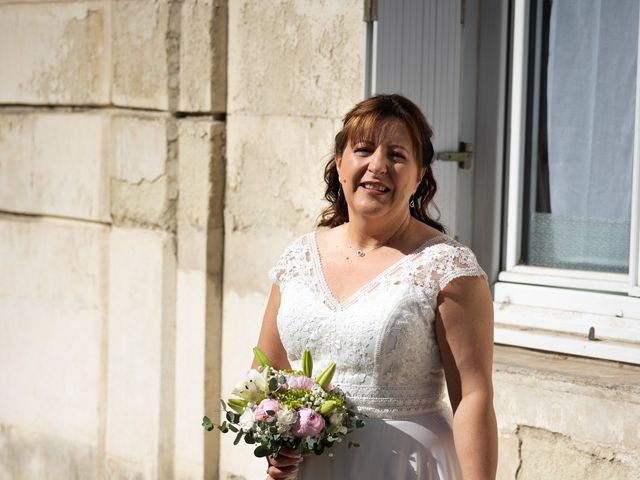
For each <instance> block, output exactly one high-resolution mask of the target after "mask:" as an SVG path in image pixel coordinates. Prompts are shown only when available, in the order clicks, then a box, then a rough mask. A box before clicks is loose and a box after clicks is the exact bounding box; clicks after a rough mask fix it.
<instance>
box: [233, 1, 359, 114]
mask: <svg viewBox="0 0 640 480" xmlns="http://www.w3.org/2000/svg"><path fill="white" fill-rule="evenodd" d="M363 3H364V2H363V0H348V1H345V0H323V1H317V0H304V1H293V0H278V1H274V2H255V1H250V0H240V1H234V2H229V57H228V58H229V59H230V62H229V65H228V76H229V83H228V88H229V91H228V96H229V100H228V111H229V112H230V113H237V112H245V113H260V114H278V115H286V114H302V113H304V114H305V115H313V116H315V115H318V116H334V117H336V116H337V117H342V116H343V115H344V114H345V113H346V112H347V111H348V110H349V109H350V108H351V107H352V106H353V105H354V104H355V103H356V102H357V101H358V100H360V96H361V90H362V70H363V66H362V65H363V61H364V60H363V52H364V43H363V42H364V40H363V39H364V25H365V24H364V22H363V21H362V15H363Z"/></svg>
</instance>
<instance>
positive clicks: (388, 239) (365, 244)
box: [345, 211, 412, 248]
mask: <svg viewBox="0 0 640 480" xmlns="http://www.w3.org/2000/svg"><path fill="white" fill-rule="evenodd" d="M411 218H412V217H411V214H410V213H409V212H408V211H407V212H406V215H403V216H402V217H398V216H389V217H387V218H380V219H376V220H375V221H371V220H368V219H367V218H362V217H360V218H353V219H351V218H350V219H349V222H348V223H346V224H345V227H346V230H345V231H346V236H347V239H348V241H349V243H351V244H353V245H355V246H357V247H359V248H373V247H379V246H381V245H388V244H390V243H392V242H396V241H397V240H398V239H399V238H401V237H402V236H403V235H404V234H405V233H406V232H407V231H408V230H409V228H410V227H411V223H412V221H411Z"/></svg>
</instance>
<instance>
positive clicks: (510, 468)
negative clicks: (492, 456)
mask: <svg viewBox="0 0 640 480" xmlns="http://www.w3.org/2000/svg"><path fill="white" fill-rule="evenodd" d="M519 466H520V440H519V439H518V437H517V436H516V435H515V434H513V433H504V432H500V433H499V435H498V471H497V473H496V478H497V480H515V478H516V474H517V472H518V467H519Z"/></svg>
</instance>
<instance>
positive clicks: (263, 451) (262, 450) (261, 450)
mask: <svg viewBox="0 0 640 480" xmlns="http://www.w3.org/2000/svg"><path fill="white" fill-rule="evenodd" d="M253 454H254V455H255V456H256V457H258V458H260V457H266V456H267V455H269V454H271V450H270V449H268V448H267V447H264V446H263V445H258V446H257V447H256V449H255V450H254V451H253Z"/></svg>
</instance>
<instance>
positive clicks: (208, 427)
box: [202, 416, 215, 432]
mask: <svg viewBox="0 0 640 480" xmlns="http://www.w3.org/2000/svg"><path fill="white" fill-rule="evenodd" d="M202 426H203V427H204V428H205V430H206V431H207V432H210V431H211V430H213V429H214V428H215V425H214V424H213V423H211V420H210V419H209V417H206V416H205V417H204V418H203V419H202Z"/></svg>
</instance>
